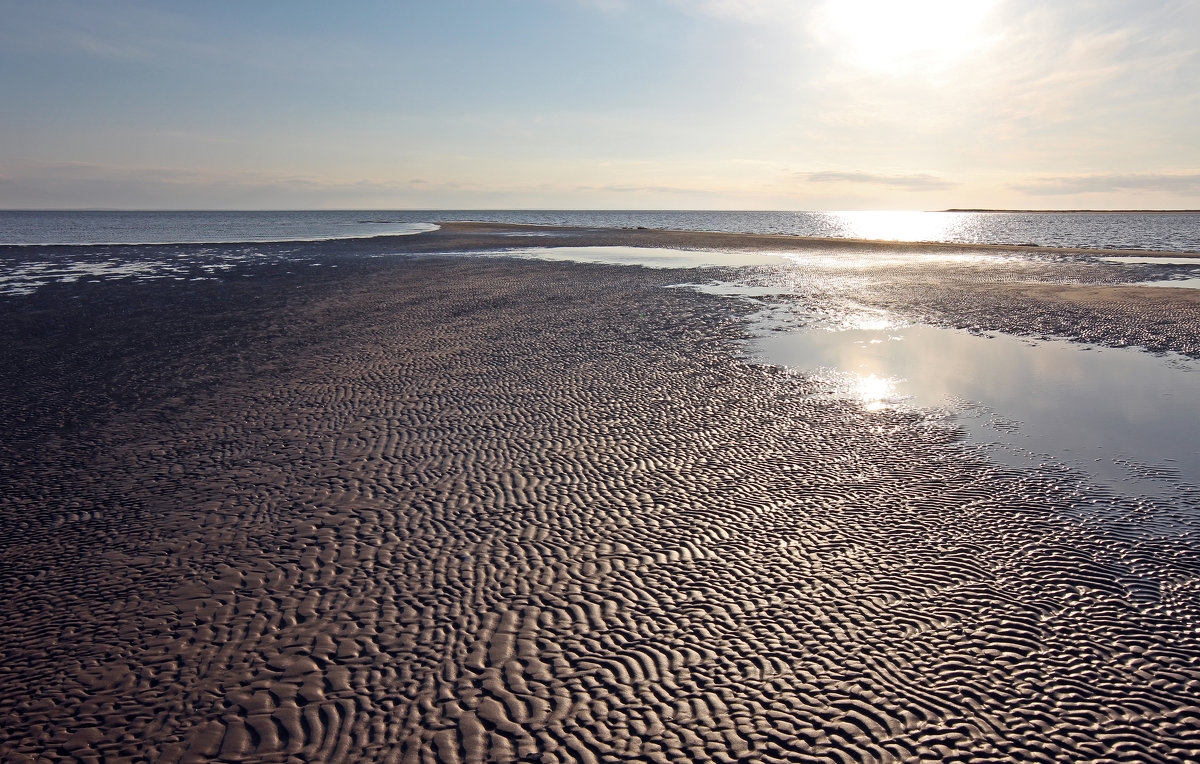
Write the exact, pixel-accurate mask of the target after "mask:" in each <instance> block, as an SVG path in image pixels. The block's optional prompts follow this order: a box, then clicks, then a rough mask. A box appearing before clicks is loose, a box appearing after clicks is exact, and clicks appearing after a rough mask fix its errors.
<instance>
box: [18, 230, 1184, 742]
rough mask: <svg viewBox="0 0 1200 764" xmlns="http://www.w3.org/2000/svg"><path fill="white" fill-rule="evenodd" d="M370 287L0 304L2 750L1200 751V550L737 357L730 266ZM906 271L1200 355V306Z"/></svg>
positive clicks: (880, 288) (591, 270) (1054, 483)
mask: <svg viewBox="0 0 1200 764" xmlns="http://www.w3.org/2000/svg"><path fill="white" fill-rule="evenodd" d="M475 231H479V232H478V233H476V232H475ZM640 233H641V232H638V233H631V234H630V235H634V236H636V235H638V234H640ZM493 234H494V232H489V231H487V230H482V229H471V228H468V227H465V226H464V227H461V228H459V229H451V228H447V229H443V231H442V232H439V235H437V236H428V237H409V238H410V239H411V241H407V242H404V243H403V244H402V245H400V244H398V245H397V248H399V247H401V246H402V247H403V248H405V249H407V250H408V251H412V252H420V251H423V250H427V251H437V250H439V249H440V250H442V251H445V250H449V249H456V248H468V247H472V246H487V247H495V246H497V239H496V237H495V236H494V235H493ZM624 235H625V234H621V233H603V234H594V235H592V238H591V239H589V241H591V242H592V243H629V242H626V241H611V242H610V241H599V242H598V241H596V238H598V237H599V238H604V237H609V238H613V239H617V238H621V237H623V236H624ZM652 235H653V232H651V234H647V236H652ZM581 237H582V238H587V236H585V235H583V234H581ZM484 241H487V242H490V243H489V244H482V243H480V242H484ZM547 243H548V242H546V241H545V240H544V239H540V240H537V245H546V244H547ZM655 245H656V246H670V245H669V244H666V243H662V242H660V243H658V244H655ZM359 246H365V245H359ZM503 246H514V244H512V242H511V240H509V239H506V240H505V241H504V243H503ZM864 246H866V245H864ZM871 246H873V247H886V245H871ZM340 266H341V267H339V268H338V269H337V270H336V271H334V270H331V269H329V268H319V269H318V268H311V269H308V268H297V269H293V270H295V271H296V272H294V273H287V272H286V271H287V270H288V269H286V268H284V267H269V266H249V265H248V266H244V267H243V268H242V269H241V270H240V271H238V272H235V273H232V274H230V276H229V277H228V278H227V279H225V280H223V281H219V282H195V283H189V282H155V283H146V284H133V283H127V284H117V283H106V284H88V283H79V284H73V285H61V286H57V287H53V288H44V289H43V290H42V291H41V292H39V293H38V294H37V295H34V296H31V297H28V298H21V299H20V300H11V301H8V302H4V303H3V305H0V310H2V311H3V316H2V317H3V318H4V322H3V326H2V328H0V340H3V343H2V346H3V350H2V351H0V352H3V354H4V359H5V363H4V365H3V368H4V373H3V376H2V377H0V385H2V386H0V392H2V393H3V396H4V400H5V401H6V402H7V403H8V404H9V405H7V406H6V407H5V408H4V409H3V414H2V416H3V421H2V422H0V424H2V425H3V430H4V432H5V435H4V436H3V441H2V442H0V447H2V448H3V451H0V475H2V479H3V483H4V485H5V486H6V488H5V490H4V492H3V496H2V497H0V530H2V533H0V571H2V573H0V603H2V604H0V760H3V761H6V762H8V761H13V762H21V761H40V760H82V761H119V760H139V761H140V760H152V761H167V762H171V761H208V760H222V761H264V762H284V761H296V762H300V761H397V762H430V761H447V762H459V761H461V762H475V761H517V760H520V761H539V762H567V761H585V762H590V761H654V762H680V763H682V762H690V761H723V762H727V761H735V760H741V761H764V762H773V761H797V762H799V761H834V762H851V761H879V762H885V761H921V760H923V761H964V762H965V761H1045V762H1051V761H1113V762H1115V761H1163V762H1167V761H1172V762H1178V761H1193V760H1198V759H1200V638H1198V632H1197V627H1200V545H1198V543H1197V538H1196V537H1195V536H1194V535H1189V534H1186V533H1185V534H1182V535H1180V534H1176V535H1155V534H1152V533H1149V532H1147V531H1146V528H1145V527H1144V526H1143V525H1141V524H1139V519H1140V518H1142V517H1143V516H1146V515H1148V514H1150V513H1151V511H1152V510H1154V507H1152V506H1151V505H1149V504H1147V503H1146V502H1144V501H1139V500H1133V499H1119V498H1116V497H1112V496H1103V495H1096V494H1092V493H1089V492H1088V491H1087V490H1085V489H1084V488H1083V487H1081V486H1080V485H1078V484H1077V483H1076V482H1074V481H1073V480H1072V479H1071V478H1070V476H1068V475H1062V474H1060V473H1057V472H1055V471H1053V470H1043V471H1026V472H1019V471H1015V470H1009V469H1005V468H1001V467H997V466H994V465H991V464H988V463H987V462H984V461H982V460H981V459H979V458H978V457H977V456H975V455H973V454H972V453H971V452H970V451H969V450H967V449H966V448H964V447H963V445H962V444H961V442H959V441H958V440H957V439H956V437H955V436H954V433H952V432H949V431H947V430H945V429H943V428H941V427H937V426H933V425H931V424H930V423H929V422H928V421H926V420H924V419H922V418H921V417H920V416H918V415H915V414H904V413H897V412H881V413H875V414H870V415H866V414H864V413H863V412H862V411H861V410H859V409H857V408H855V407H854V406H853V405H851V404H848V403H838V402H833V401H829V400H824V399H821V398H814V397H811V396H809V393H811V392H813V391H814V389H813V383H811V382H810V381H808V380H806V379H805V378H803V377H793V376H787V375H783V374H781V373H779V372H777V371H775V370H772V369H769V368H764V367H759V366H753V365H749V364H746V363H743V362H741V361H739V360H738V359H737V356H736V353H737V349H736V345H735V343H736V340H737V339H738V338H739V332H740V331H741V324H740V323H739V313H741V312H744V311H746V310H748V309H749V308H747V307H744V306H741V305H740V304H738V303H735V302H732V301H729V300H725V299H722V298H718V297H712V296H706V295H702V294H697V293H693V292H691V291H688V290H681V289H661V288H659V287H660V286H661V285H663V284H670V283H677V282H680V281H696V280H701V279H702V278H703V277H702V276H701V275H700V274H697V273H687V272H685V273H680V272H671V271H649V270H645V269H636V268H616V267H605V266H584V265H571V264H556V263H542V262H533V261H507V260H471V259H460V258H436V257H431V258H416V259H403V258H401V259H380V260H371V261H363V260H353V259H347V260H346V261H344V262H342V263H340ZM1094 272H1096V273H1101V274H1103V273H1108V271H1103V270H1102V269H1101V270H1099V271H1094ZM1113 272H1114V273H1115V271H1113ZM243 274H248V275H252V276H253V278H244V277H243ZM1003 274H1007V276H1006V278H999V275H1003ZM1073 274H1075V275H1073ZM886 275H887V276H888V278H886V279H881V280H880V283H879V284H877V285H876V286H874V287H870V288H865V287H860V289H859V292H858V293H857V296H858V298H859V299H861V300H862V301H863V302H864V303H866V304H872V305H879V306H884V307H888V306H890V307H894V308H904V309H906V310H908V311H909V312H913V313H921V314H923V315H927V316H929V317H930V318H931V320H938V321H942V322H949V323H955V322H957V323H960V324H963V325H970V326H974V327H978V328H989V327H990V328H1005V329H1006V330H1010V331H1017V332H1025V333H1055V334H1057V335H1059V336H1068V337H1075V338H1089V339H1097V338H1098V341H1102V342H1107V343H1110V344H1123V343H1128V344H1141V345H1144V346H1146V347H1156V348H1160V349H1174V350H1180V351H1182V352H1190V353H1193V354H1195V353H1196V352H1197V348H1196V345H1195V343H1196V342H1197V335H1198V334H1200V332H1197V329H1196V327H1197V324H1196V320H1197V315H1198V310H1197V303H1196V301H1195V300H1194V299H1192V298H1191V296H1190V293H1189V291H1190V290H1160V291H1161V292H1174V293H1176V294H1165V295H1161V296H1154V297H1148V298H1145V299H1141V298H1137V299H1133V298H1130V299H1128V300H1125V299H1111V298H1112V295H1117V294H1121V293H1122V290H1128V289H1139V290H1140V289H1145V288H1134V287H1127V286H1121V285H1120V284H1118V283H1108V282H1102V283H1096V284H1090V285H1082V284H1076V285H1074V286H1071V285H1067V284H1065V283H1064V282H1065V281H1067V280H1069V279H1071V278H1075V277H1076V275H1077V269H1076V267H1075V266H1073V265H1070V264H1056V263H1050V262H1047V263H1043V264H1034V265H1029V266H1025V265H1020V266H1018V265H1012V264H997V265H994V266H992V265H970V266H953V267H949V268H948V269H946V268H940V269H938V270H936V271H933V270H930V269H929V268H925V269H914V268H899V269H893V270H891V271H888V272H887V274H886ZM1092 278H1095V277H1092ZM1102 278H1103V277H1102ZM801 286H804V285H803V284H801ZM805 288H811V289H813V290H815V289H816V287H815V286H810V287H805ZM1078 290H1084V291H1078ZM1089 290H1090V291H1089ZM1105 290H1108V291H1105ZM1084 292H1086V293H1087V294H1088V295H1091V296H1090V297H1088V298H1087V299H1083V298H1082V297H1081V295H1083V294H1084ZM1180 292H1182V293H1184V294H1183V295H1182V296H1181V295H1179V294H1177V293H1180ZM1097 295H1098V296H1097ZM820 297H821V294H820V293H819V292H817V291H813V292H812V299H814V300H819V299H820ZM1173 301H1182V302H1173ZM1050 322H1054V325H1053V326H1051V325H1050ZM1089 332H1090V335H1089V334H1088V333H1089Z"/></svg>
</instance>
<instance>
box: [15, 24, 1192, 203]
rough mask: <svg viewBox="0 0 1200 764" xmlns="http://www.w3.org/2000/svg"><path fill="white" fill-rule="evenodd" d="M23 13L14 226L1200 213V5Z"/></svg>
mask: <svg viewBox="0 0 1200 764" xmlns="http://www.w3.org/2000/svg"><path fill="white" fill-rule="evenodd" d="M0 14H2V15H0V18H3V19H4V24H3V26H0V97H2V98H3V102H4V103H5V104H6V107H5V109H4V110H3V112H2V113H0V207H24V208H43V207H50V208H57V207H118V208H234V209H245V208H258V209H263V208H322V207H332V208H459V207H466V208H472V207H474V208H488V207H497V208H521V207H533V208H620V209H637V208H654V209H669V208H685V209H695V208H700V209H940V208H945V207H1021V208H1026V207H1028V208H1060V209H1061V208H1077V207H1089V208H1180V207H1187V208H1197V207H1200V140H1197V136H1200V129H1198V128H1197V125H1200V35H1197V34H1196V31H1197V30H1200V0H1182V1H1181V0H1143V1H1142V2H1138V3H1132V2H1104V1H1103V0H1100V1H1095V0H1091V1H1088V2H1084V1H1082V0H1063V1H1062V2H1056V3H1054V4H1053V5H1052V6H1048V5H1047V4H1045V3H1043V2H1040V0H978V1H977V2H974V3H963V2H960V1H951V0H909V2H906V3H903V4H900V3H895V2H891V1H890V0H889V1H888V2H885V1H884V0H821V1H818V2H802V1H801V0H692V1H690V2H689V1H687V0H439V1H438V2H382V1H378V0H368V1H365V2H354V3H343V4H336V5H335V4H332V3H324V2H306V1H305V0H292V1H291V2H274V1H273V0H270V1H268V0H262V1H259V2H254V1H253V0H250V1H245V0H244V1H243V2H236V3H235V2H221V1H219V0H216V1H214V0H209V1H208V2H203V3H201V2H191V3H184V2H147V1H146V0H39V1H38V2H15V1H11V0H0Z"/></svg>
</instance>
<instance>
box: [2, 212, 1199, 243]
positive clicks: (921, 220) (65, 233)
mask: <svg viewBox="0 0 1200 764" xmlns="http://www.w3.org/2000/svg"><path fill="white" fill-rule="evenodd" d="M454 220H478V221H489V222H499V223H529V224H538V225H564V226H585V227H592V226H594V227H605V228H612V227H616V228H635V227H638V226H641V227H645V228H665V229H676V230H684V231H722V232H733V233H762V234H784V235H791V236H816V237H831V238H856V239H883V240H890V241H936V242H957V243H965V244H1037V245H1040V246H1055V247H1084V248H1107V249H1146V250H1159V251H1164V250H1165V251H1181V252H1182V251H1187V252H1200V213H1187V212H1183V213H1043V212H891V211H880V212H786V211H774V212H771V211H764V212H740V211H711V210H672V211H652V210H651V211H646V210H639V211H622V210H403V211H396V210H382V211H381V210H325V211H285V212H108V211H82V212H76V211H68V212H61V211H0V244H96V243H167V242H237V241H242V242H246V241H294V240H306V239H336V238H350V237H360V236H379V235H388V234H397V233H409V232H412V231H413V230H414V229H413V228H412V227H411V226H413V225H414V224H430V223H436V222H439V221H454Z"/></svg>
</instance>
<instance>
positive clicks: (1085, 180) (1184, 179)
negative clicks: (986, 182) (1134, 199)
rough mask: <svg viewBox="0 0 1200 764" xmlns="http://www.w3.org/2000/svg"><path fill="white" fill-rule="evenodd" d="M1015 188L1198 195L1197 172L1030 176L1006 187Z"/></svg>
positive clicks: (1199, 180) (1049, 192) (1037, 191)
mask: <svg viewBox="0 0 1200 764" xmlns="http://www.w3.org/2000/svg"><path fill="white" fill-rule="evenodd" d="M1010 188H1012V189H1013V190H1015V191H1021V192H1023V193H1026V194H1034V195H1037V196H1059V195H1066V194H1103V193H1113V192H1122V193H1138V192H1167V193H1173V194H1191V195H1197V194H1200V173H1197V172H1193V173H1126V174H1118V173H1101V174H1095V175H1071V176H1059V177H1046V178H1034V179H1032V180H1028V181H1025V182H1022V183H1014V184H1012V185H1011V186H1010Z"/></svg>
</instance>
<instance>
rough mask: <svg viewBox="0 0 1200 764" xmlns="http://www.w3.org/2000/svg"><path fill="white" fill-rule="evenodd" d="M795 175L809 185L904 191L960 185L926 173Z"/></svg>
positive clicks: (817, 173) (827, 171)
mask: <svg viewBox="0 0 1200 764" xmlns="http://www.w3.org/2000/svg"><path fill="white" fill-rule="evenodd" d="M795 175H796V177H797V178H799V179H801V180H804V181H808V182H809V183H856V184H861V185H871V186H883V187H885V188H899V189H903V190H905V191H941V190H944V189H947V188H953V187H955V186H957V185H960V184H958V183H955V182H953V181H949V180H946V179H945V178H939V177H938V176H936V175H930V174H928V173H915V174H911V175H879V174H875V173H869V172H836V171H832V170H825V171H822V172H798V173H796V174H795Z"/></svg>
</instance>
